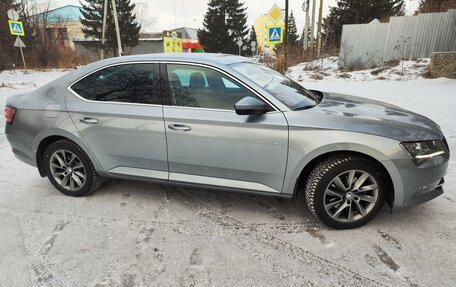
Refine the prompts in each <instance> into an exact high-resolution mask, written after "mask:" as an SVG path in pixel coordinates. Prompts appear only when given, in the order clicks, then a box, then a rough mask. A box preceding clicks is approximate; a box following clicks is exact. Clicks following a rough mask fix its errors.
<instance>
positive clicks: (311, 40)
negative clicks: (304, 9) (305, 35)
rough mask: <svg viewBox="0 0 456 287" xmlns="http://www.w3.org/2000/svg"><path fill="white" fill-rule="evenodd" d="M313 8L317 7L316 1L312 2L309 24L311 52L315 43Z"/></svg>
mask: <svg viewBox="0 0 456 287" xmlns="http://www.w3.org/2000/svg"><path fill="white" fill-rule="evenodd" d="M315 6H317V0H312V23H310V24H311V25H310V27H311V29H310V31H311V33H310V48H311V49H312V50H313V49H314V45H315V41H314V36H315Z"/></svg>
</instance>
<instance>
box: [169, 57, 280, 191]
mask: <svg viewBox="0 0 456 287" xmlns="http://www.w3.org/2000/svg"><path fill="white" fill-rule="evenodd" d="M163 67H165V65H163ZM162 70H165V69H162ZM162 78H165V81H164V84H165V85H164V86H165V89H164V91H163V93H164V101H165V102H164V106H163V113H164V120H165V128H166V137H167V146H168V164H169V172H170V174H169V180H170V181H177V182H187V183H196V184H205V185H212V186H218V187H225V188H236V189H243V190H253V191H263V192H272V193H280V192H281V191H282V185H283V180H284V175H285V169H286V162H287V149H288V125H287V121H286V119H285V117H284V115H283V114H282V112H280V111H276V110H274V111H271V112H268V113H266V114H263V115H259V116H245V115H243V116H241V115H237V114H236V112H235V110H234V104H235V103H236V102H237V101H238V100H240V99H242V98H244V97H246V96H251V97H256V98H260V97H259V96H258V95H256V93H254V92H252V91H251V90H250V89H248V88H247V87H245V86H244V85H243V84H241V83H239V82H238V81H237V80H236V79H234V78H232V77H231V76H229V75H228V74H226V73H224V72H223V71H220V70H217V69H215V68H211V67H207V66H201V65H194V64H172V63H168V64H166V72H164V73H162ZM166 79H167V80H166ZM263 101H264V100H263Z"/></svg>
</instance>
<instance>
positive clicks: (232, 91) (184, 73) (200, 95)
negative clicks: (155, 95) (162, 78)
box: [167, 64, 256, 110]
mask: <svg viewBox="0 0 456 287" xmlns="http://www.w3.org/2000/svg"><path fill="white" fill-rule="evenodd" d="M167 73H168V82H169V87H170V97H171V103H172V105H175V106H183V107H196V108H208V109H222V110H234V104H236V103H237V102H238V101H239V100H240V99H242V98H244V97H248V96H250V97H256V96H255V95H254V94H253V93H252V92H250V91H249V90H247V89H246V88H245V87H243V86H242V85H240V84H238V83H236V82H234V81H233V80H232V79H230V78H229V77H226V76H225V75H223V74H222V73H219V72H217V71H214V70H212V69H209V68H204V67H199V66H191V65H178V64H168V65H167Z"/></svg>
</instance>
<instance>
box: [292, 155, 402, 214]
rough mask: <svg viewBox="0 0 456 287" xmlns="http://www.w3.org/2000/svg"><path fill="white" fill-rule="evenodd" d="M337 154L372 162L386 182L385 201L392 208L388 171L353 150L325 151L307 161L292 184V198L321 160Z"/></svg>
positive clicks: (390, 179)
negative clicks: (355, 156) (359, 157)
mask: <svg viewBox="0 0 456 287" xmlns="http://www.w3.org/2000/svg"><path fill="white" fill-rule="evenodd" d="M337 154H353V155H358V156H362V157H364V158H367V159H369V160H370V161H372V162H374V163H375V164H376V166H377V167H378V168H379V169H380V170H381V171H382V172H383V174H384V175H385V180H386V184H387V187H388V188H387V190H388V194H387V195H386V201H387V203H388V205H390V207H392V206H393V203H394V193H395V192H394V184H393V180H392V177H391V175H390V173H389V172H388V169H387V168H386V167H385V165H383V164H382V162H381V161H380V160H378V159H377V158H375V157H374V156H372V155H369V154H367V153H364V152H360V151H354V150H333V151H327V152H324V153H321V154H319V155H317V156H315V157H313V158H312V159H311V160H309V161H308V162H307V163H306V164H305V165H304V167H303V168H301V171H300V173H299V176H298V177H297V178H296V181H295V184H294V189H293V196H296V195H297V193H298V192H299V191H300V190H302V189H303V188H304V186H305V184H306V182H307V180H308V178H309V176H310V173H311V172H312V171H313V170H314V169H315V167H316V166H317V165H318V164H319V163H320V162H322V161H323V160H325V159H326V158H328V157H331V156H333V155H337Z"/></svg>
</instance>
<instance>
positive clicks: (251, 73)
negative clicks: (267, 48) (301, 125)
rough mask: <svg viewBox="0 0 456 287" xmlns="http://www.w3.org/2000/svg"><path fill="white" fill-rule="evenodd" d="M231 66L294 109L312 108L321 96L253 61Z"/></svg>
mask: <svg viewBox="0 0 456 287" xmlns="http://www.w3.org/2000/svg"><path fill="white" fill-rule="evenodd" d="M230 66H231V68H233V69H234V70H236V71H237V72H239V73H241V74H242V75H243V76H245V77H247V78H249V79H251V80H252V81H254V82H255V83H257V84H258V85H259V86H261V87H262V88H263V89H265V90H266V91H267V92H269V93H270V94H271V95H273V96H274V97H275V98H277V99H278V100H279V101H281V102H282V103H284V104H285V105H286V106H287V107H289V108H290V109H292V110H302V109H308V108H312V107H314V106H315V105H317V104H318V103H319V102H320V100H321V99H320V98H319V97H318V96H317V95H315V94H313V93H312V92H311V91H308V90H306V89H305V88H304V87H303V86H301V85H299V84H298V83H296V82H295V81H293V80H292V79H290V78H288V77H286V76H284V75H282V74H280V73H278V72H276V71H274V70H271V69H269V68H267V67H265V66H263V65H260V64H257V63H253V62H241V63H235V64H231V65H230Z"/></svg>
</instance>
